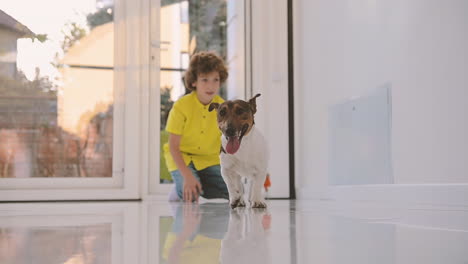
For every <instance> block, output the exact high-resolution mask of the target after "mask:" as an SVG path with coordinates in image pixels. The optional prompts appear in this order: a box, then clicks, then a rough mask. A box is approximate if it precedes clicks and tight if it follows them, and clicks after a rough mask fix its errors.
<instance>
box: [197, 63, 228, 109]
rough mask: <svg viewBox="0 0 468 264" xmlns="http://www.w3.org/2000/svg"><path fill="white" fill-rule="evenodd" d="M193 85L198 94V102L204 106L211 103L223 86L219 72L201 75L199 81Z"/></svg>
mask: <svg viewBox="0 0 468 264" xmlns="http://www.w3.org/2000/svg"><path fill="white" fill-rule="evenodd" d="M192 85H193V87H194V88H195V91H196V92H197V96H198V100H200V102H201V103H202V104H204V105H207V104H209V103H211V100H213V98H214V97H215V95H217V94H218V92H219V87H220V86H221V80H220V78H219V72H216V71H215V72H210V73H200V74H199V75H198V77H197V81H196V82H194V83H193V84H192Z"/></svg>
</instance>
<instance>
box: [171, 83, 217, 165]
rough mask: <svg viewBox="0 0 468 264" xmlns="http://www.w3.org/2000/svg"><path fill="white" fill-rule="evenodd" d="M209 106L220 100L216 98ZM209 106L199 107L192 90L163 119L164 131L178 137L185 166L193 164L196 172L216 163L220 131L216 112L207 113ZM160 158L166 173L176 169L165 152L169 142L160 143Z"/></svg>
mask: <svg viewBox="0 0 468 264" xmlns="http://www.w3.org/2000/svg"><path fill="white" fill-rule="evenodd" d="M212 102H213V103H222V102H224V100H223V99H222V98H221V97H220V96H218V95H216V96H215V97H214V98H213V101H212ZM208 107H209V105H203V104H202V103H201V102H200V101H199V100H198V97H197V93H196V92H195V91H193V92H191V93H190V94H187V95H184V96H183V97H182V98H180V99H179V100H177V102H175V103H174V105H173V106H172V109H171V111H170V112H169V117H168V119H167V125H166V131H167V132H169V133H172V134H176V135H181V136H182V137H181V139H180V151H181V152H182V157H183V158H184V161H185V164H186V165H188V164H190V162H193V164H194V165H195V168H196V169H197V170H203V169H205V168H207V167H210V166H213V165H218V164H219V150H220V148H221V131H219V128H218V124H217V121H216V111H211V112H209V111H208ZM164 157H165V159H166V165H167V168H168V169H169V171H174V170H177V166H176V164H175V162H174V160H173V159H172V155H171V153H170V151H169V143H166V144H164Z"/></svg>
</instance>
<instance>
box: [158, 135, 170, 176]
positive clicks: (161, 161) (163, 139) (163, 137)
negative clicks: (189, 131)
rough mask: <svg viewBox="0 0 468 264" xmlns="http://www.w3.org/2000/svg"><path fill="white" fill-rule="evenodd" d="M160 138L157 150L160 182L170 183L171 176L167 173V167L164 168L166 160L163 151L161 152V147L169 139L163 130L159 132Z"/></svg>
mask: <svg viewBox="0 0 468 264" xmlns="http://www.w3.org/2000/svg"><path fill="white" fill-rule="evenodd" d="M160 135H161V138H160V141H159V143H160V146H161V147H160V148H159V167H160V180H161V181H163V180H166V181H172V177H171V174H170V173H169V171H168V170H167V166H166V160H165V159H164V151H163V146H164V144H166V143H167V140H168V138H169V134H168V133H167V132H166V131H164V130H161V133H160Z"/></svg>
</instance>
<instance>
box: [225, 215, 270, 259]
mask: <svg viewBox="0 0 468 264" xmlns="http://www.w3.org/2000/svg"><path fill="white" fill-rule="evenodd" d="M270 226H271V215H270V214H269V213H268V211H267V209H265V208H245V207H238V208H236V209H234V210H231V212H230V216H229V227H228V230H227V232H226V235H225V236H224V238H223V241H222V242H221V254H220V260H221V263H223V264H229V263H256V264H257V263H271V261H270V259H268V256H270V254H269V252H268V243H267V236H268V232H269V230H270Z"/></svg>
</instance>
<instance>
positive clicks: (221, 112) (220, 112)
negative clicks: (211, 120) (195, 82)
mask: <svg viewBox="0 0 468 264" xmlns="http://www.w3.org/2000/svg"><path fill="white" fill-rule="evenodd" d="M219 115H220V116H225V115H226V109H224V108H223V109H221V111H219Z"/></svg>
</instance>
